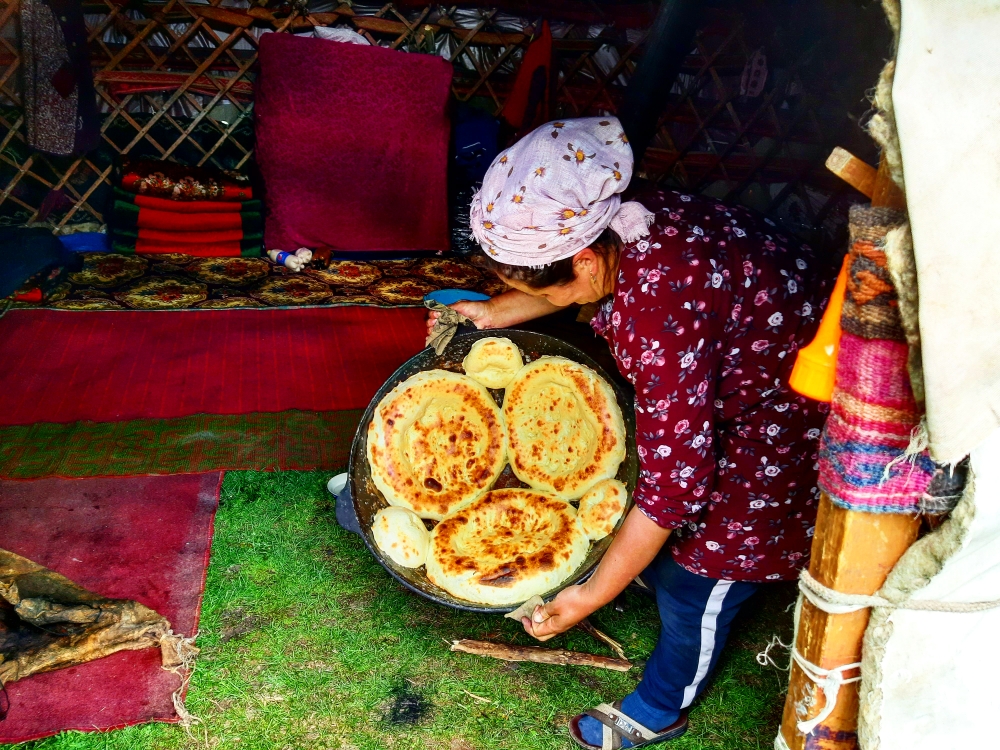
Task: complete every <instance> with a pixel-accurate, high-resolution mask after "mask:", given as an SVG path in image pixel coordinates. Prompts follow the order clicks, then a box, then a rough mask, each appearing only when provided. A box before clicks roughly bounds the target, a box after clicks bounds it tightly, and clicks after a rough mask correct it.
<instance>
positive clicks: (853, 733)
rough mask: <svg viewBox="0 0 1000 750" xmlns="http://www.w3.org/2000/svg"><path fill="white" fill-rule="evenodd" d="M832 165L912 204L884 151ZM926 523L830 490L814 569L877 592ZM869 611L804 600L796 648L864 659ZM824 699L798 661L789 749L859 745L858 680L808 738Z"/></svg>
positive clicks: (851, 588)
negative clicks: (877, 157) (847, 500)
mask: <svg viewBox="0 0 1000 750" xmlns="http://www.w3.org/2000/svg"><path fill="white" fill-rule="evenodd" d="M827 166H828V167H830V169H831V171H832V172H834V174H837V175H838V176H841V177H842V178H843V179H844V180H845V181H846V182H848V183H849V184H850V185H851V186H852V187H854V188H856V189H858V190H860V191H861V192H863V193H865V194H866V195H868V196H869V197H871V198H872V205H873V206H889V207H892V208H899V209H903V208H905V207H906V205H905V202H904V199H903V194H902V192H901V191H900V190H899V188H898V187H897V186H896V184H895V183H894V182H892V179H891V178H890V177H889V173H888V168H887V166H886V164H885V161H884V159H883V161H882V163H880V164H879V168H878V172H877V174H876V173H875V170H874V169H873V168H872V167H871V166H869V165H867V164H865V163H864V162H861V161H860V160H858V159H856V158H855V157H853V156H851V155H850V154H848V153H847V152H846V151H843V149H837V150H835V151H834V153H833V154H831V156H830V159H829V160H828V161H827ZM866 168H867V169H866ZM919 528H920V519H919V517H914V516H909V515H903V514H893V513H861V512H858V511H851V510H844V509H843V508H838V507H837V506H835V505H834V504H833V503H832V502H831V501H830V498H829V497H827V496H826V495H825V494H824V495H822V496H821V497H820V504H819V513H818V515H817V518H816V533H815V536H814V537H813V545H812V557H811V560H810V562H809V573H810V574H811V575H812V576H813V578H815V579H816V580H817V581H819V582H820V583H822V584H824V585H826V586H829V587H830V588H832V589H834V590H836V591H841V592H843V593H845V594H874V593H875V592H876V591H878V590H879V589H880V588H881V587H882V584H883V583H885V579H886V576H888V575H889V571H890V570H892V568H893V566H894V565H895V564H896V562H897V561H898V560H899V558H900V557H901V556H902V555H903V553H904V552H905V551H906V550H907V548H908V547H909V546H910V545H911V544H912V543H913V542H914V541H915V540H916V538H917V532H918V531H919ZM868 616H869V612H868V610H866V609H864V610H861V611H859V612H851V613H848V614H843V615H831V614H827V613H826V612H824V611H822V610H821V609H819V608H817V607H815V606H813V605H812V604H811V603H810V602H809V601H808V600H805V601H803V602H802V609H801V612H800V614H799V629H798V633H797V635H796V638H795V648H796V649H797V650H798V652H799V653H800V654H801V655H802V657H803V658H804V659H805V660H806V661H808V662H810V663H812V664H815V665H816V666H818V667H820V668H822V669H832V668H835V667H840V666H843V665H845V664H852V663H855V662H859V661H861V640H862V638H863V636H864V633H865V628H866V627H867V626H868ZM846 676H848V677H850V676H853V675H846ZM823 706H824V699H823V694H822V691H821V690H820V689H819V686H818V685H816V683H814V682H813V681H812V680H810V679H809V678H808V677H807V676H806V675H805V673H804V672H803V671H802V670H801V669H800V668H799V666H798V665H797V664H794V663H793V665H792V671H791V674H790V676H789V684H788V696H787V697H786V699H785V710H784V713H783V715H782V719H781V730H780V731H781V734H782V736H783V738H784V740H785V743H786V744H787V745H788V747H789V748H790V750H806V748H807V746H808V750H854V749H855V748H857V745H858V738H857V727H858V684H857V683H853V684H850V685H844V686H842V687H841V688H840V692H839V694H838V696H837V705H836V708H834V710H833V713H832V714H830V716H829V717H827V719H826V720H825V721H824V722H823V723H821V724H820V725H819V726H817V727H816V729H814V730H813V732H812V733H811V734H810V736H809V737H808V743H807V738H806V736H805V735H803V734H802V733H801V732H799V730H798V728H797V727H796V724H797V722H799V721H803V720H805V719H809V718H812V717H813V716H816V715H817V714H818V713H819V712H820V711H821V710H822V708H823Z"/></svg>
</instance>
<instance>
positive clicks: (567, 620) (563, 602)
mask: <svg viewBox="0 0 1000 750" xmlns="http://www.w3.org/2000/svg"><path fill="white" fill-rule="evenodd" d="M598 606H599V605H598V603H597V602H595V601H594V600H593V599H592V597H591V596H590V593H589V590H588V589H587V586H586V584H583V585H580V586H568V587H567V588H564V589H563V590H562V591H560V592H559V594H558V595H557V596H556V598H555V599H553V600H552V601H551V602H549V603H548V604H544V605H542V606H540V607H535V611H534V613H532V615H531V618H530V619H529V618H527V617H522V618H521V624H522V625H524V629H525V631H527V633H528V635H531V636H534V637H535V638H537V639H538V640H540V641H547V640H549V638H552V637H554V636H557V635H559V634H560V633H565V632H566V631H567V630H569V629H570V628H572V627H573V626H574V625H576V624H577V623H579V622H581V621H582V620H583V619H585V618H586V617H587V616H588V615H590V614H591V613H592V612H594V611H595V610H596V609H597V608H598Z"/></svg>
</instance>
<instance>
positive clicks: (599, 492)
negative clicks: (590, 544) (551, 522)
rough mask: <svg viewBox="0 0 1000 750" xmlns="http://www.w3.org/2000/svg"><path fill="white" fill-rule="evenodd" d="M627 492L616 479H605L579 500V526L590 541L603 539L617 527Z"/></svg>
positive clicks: (623, 510)
mask: <svg viewBox="0 0 1000 750" xmlns="http://www.w3.org/2000/svg"><path fill="white" fill-rule="evenodd" d="M627 503H628V490H627V489H626V488H625V485H624V484H622V483H621V482H619V481H618V480H617V479H605V480H604V481H603V482H598V483H597V484H595V485H594V486H593V487H591V488H590V489H589V490H588V491H587V494H586V495H584V496H583V497H582V498H581V499H580V512H579V513H578V514H577V515H578V516H579V517H580V525H581V526H583V530H584V532H585V533H586V534H587V536H588V537H589V538H590V540H591V541H594V542H596V541H597V540H598V539H603V538H604V537H606V536H607V535H608V534H610V533H611V532H612V531H614V530H615V526H617V525H618V519H620V518H621V517H622V513H624V512H625V505H626V504H627Z"/></svg>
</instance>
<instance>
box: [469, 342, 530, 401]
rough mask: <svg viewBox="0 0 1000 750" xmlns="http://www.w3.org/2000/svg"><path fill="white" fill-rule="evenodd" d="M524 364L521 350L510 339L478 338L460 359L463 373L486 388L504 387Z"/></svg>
mask: <svg viewBox="0 0 1000 750" xmlns="http://www.w3.org/2000/svg"><path fill="white" fill-rule="evenodd" d="M523 366H524V360H523V359H521V352H520V350H518V348H517V345H516V344H515V343H514V342H513V341H511V340H510V339H504V338H495V337H492V336H491V337H489V338H485V339H479V341H477V342H476V343H475V344H473V345H472V348H470V349H469V353H468V354H467V355H466V356H465V359H464V360H463V361H462V368H463V369H464V370H465V374H466V375H468V376H469V377H470V378H472V379H473V380H475V381H477V382H479V383H482V384H483V385H485V386H486V387H487V388H506V387H507V384H508V383H510V381H511V380H512V379H513V377H514V376H515V375H516V374H517V371H518V370H520V369H521V368H522V367H523Z"/></svg>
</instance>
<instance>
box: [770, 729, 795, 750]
mask: <svg viewBox="0 0 1000 750" xmlns="http://www.w3.org/2000/svg"><path fill="white" fill-rule="evenodd" d="M774 750H792V748H790V747H789V746H788V743H787V742H785V736H784V735H783V734H782V733H781V730H780V729H779V730H778V735H777V736H776V737H775V738H774Z"/></svg>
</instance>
